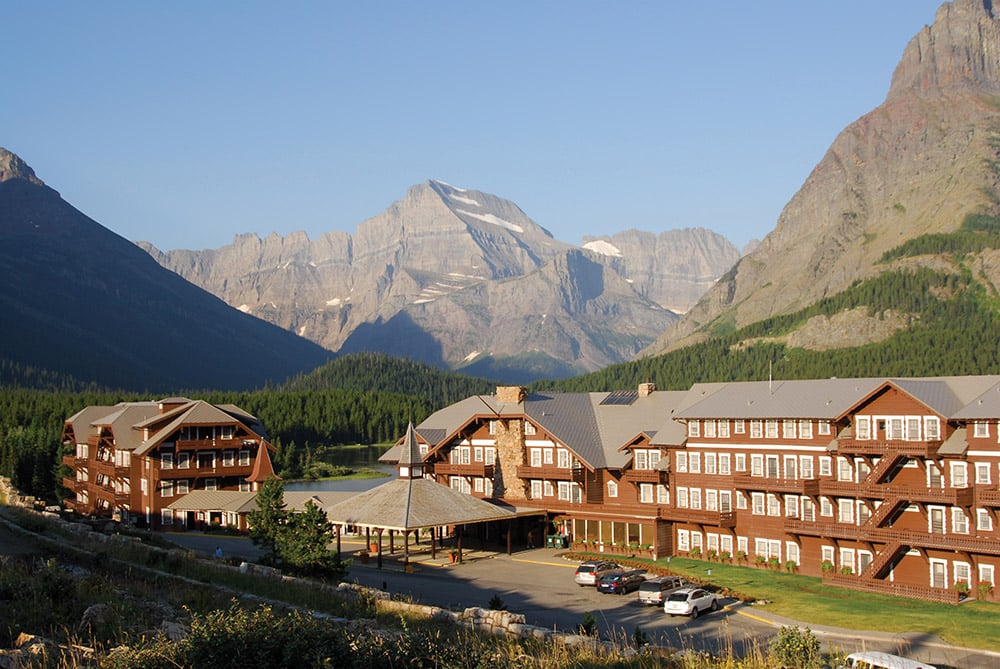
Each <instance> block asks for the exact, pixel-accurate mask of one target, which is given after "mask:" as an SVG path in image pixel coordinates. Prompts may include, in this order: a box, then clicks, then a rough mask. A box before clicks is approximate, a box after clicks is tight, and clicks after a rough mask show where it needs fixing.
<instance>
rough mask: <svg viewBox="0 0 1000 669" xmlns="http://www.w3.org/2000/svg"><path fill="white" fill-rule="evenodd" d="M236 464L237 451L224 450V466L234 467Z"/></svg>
mask: <svg viewBox="0 0 1000 669" xmlns="http://www.w3.org/2000/svg"><path fill="white" fill-rule="evenodd" d="M235 464H236V452H235V451H223V452H222V466H223V467H232V466H233V465H235Z"/></svg>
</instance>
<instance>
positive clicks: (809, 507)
mask: <svg viewBox="0 0 1000 669" xmlns="http://www.w3.org/2000/svg"><path fill="white" fill-rule="evenodd" d="M800 502H801V507H802V514H801V517H802V520H808V521H810V522H812V521H815V520H816V507H815V506H814V505H813V501H812V500H811V499H809V498H808V497H803V498H802V499H801V500H800Z"/></svg>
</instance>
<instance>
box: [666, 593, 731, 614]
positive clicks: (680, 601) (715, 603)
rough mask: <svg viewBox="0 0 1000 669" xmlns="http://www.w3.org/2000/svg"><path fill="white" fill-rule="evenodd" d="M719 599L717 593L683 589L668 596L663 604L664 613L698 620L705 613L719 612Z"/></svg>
mask: <svg viewBox="0 0 1000 669" xmlns="http://www.w3.org/2000/svg"><path fill="white" fill-rule="evenodd" d="M718 609H719V598H718V597H716V596H715V593H713V592H709V591H708V590H704V589H702V588H681V589H680V590H675V591H674V592H672V593H670V594H669V595H667V601H665V602H663V611H664V613H669V614H670V615H671V616H691V617H692V618H697V617H698V615H699V614H701V613H704V612H705V611H717V610H718Z"/></svg>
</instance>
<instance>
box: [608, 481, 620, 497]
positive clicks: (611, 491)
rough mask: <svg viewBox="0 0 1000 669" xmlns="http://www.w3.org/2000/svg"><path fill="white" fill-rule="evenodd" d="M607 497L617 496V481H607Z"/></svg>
mask: <svg viewBox="0 0 1000 669" xmlns="http://www.w3.org/2000/svg"><path fill="white" fill-rule="evenodd" d="M608 497H618V481H608Z"/></svg>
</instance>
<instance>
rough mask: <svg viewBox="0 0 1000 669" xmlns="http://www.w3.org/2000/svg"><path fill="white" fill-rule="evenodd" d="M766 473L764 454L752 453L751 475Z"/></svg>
mask: <svg viewBox="0 0 1000 669" xmlns="http://www.w3.org/2000/svg"><path fill="white" fill-rule="evenodd" d="M763 475H764V456H763V455H761V454H760V453H751V454H750V476H763Z"/></svg>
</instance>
